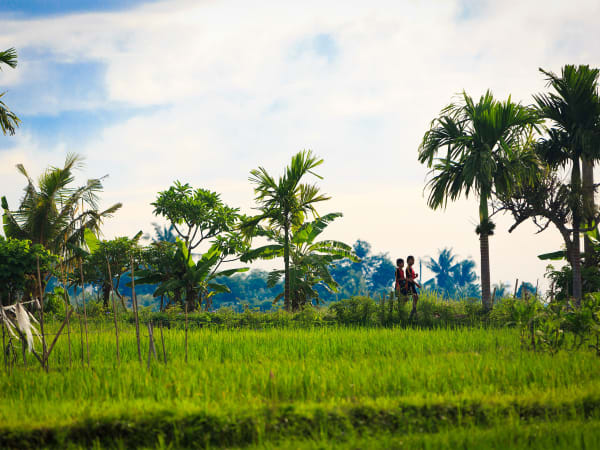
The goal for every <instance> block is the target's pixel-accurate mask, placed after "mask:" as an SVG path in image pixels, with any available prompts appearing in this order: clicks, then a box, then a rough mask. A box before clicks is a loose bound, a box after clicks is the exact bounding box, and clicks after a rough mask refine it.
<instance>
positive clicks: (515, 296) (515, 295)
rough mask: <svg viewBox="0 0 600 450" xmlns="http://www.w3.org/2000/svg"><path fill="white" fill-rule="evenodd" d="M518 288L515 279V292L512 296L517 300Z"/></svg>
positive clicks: (517, 281) (517, 280)
mask: <svg viewBox="0 0 600 450" xmlns="http://www.w3.org/2000/svg"><path fill="white" fill-rule="evenodd" d="M518 287H519V279H518V278H517V279H516V281H515V292H514V294H513V297H514V298H517V288H518Z"/></svg>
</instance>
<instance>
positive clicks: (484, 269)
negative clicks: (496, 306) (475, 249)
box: [479, 233, 492, 311]
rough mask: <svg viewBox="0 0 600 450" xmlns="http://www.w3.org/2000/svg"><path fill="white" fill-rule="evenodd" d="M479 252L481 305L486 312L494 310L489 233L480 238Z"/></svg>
mask: <svg viewBox="0 0 600 450" xmlns="http://www.w3.org/2000/svg"><path fill="white" fill-rule="evenodd" d="M479 250H480V252H481V303H482V304H483V309H484V310H485V311H490V310H491V309H492V298H491V296H490V244H489V236H488V235H487V233H482V234H481V235H480V236H479Z"/></svg>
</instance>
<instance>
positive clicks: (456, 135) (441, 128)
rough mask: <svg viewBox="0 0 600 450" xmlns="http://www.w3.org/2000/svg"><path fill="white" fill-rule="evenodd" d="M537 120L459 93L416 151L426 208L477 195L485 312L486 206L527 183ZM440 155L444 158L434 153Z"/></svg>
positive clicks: (528, 112)
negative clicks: (424, 171) (422, 166)
mask: <svg viewBox="0 0 600 450" xmlns="http://www.w3.org/2000/svg"><path fill="white" fill-rule="evenodd" d="M537 123H539V119H538V118H537V115H536V113H535V111H534V110H532V109H531V108H528V107H525V106H522V105H520V104H515V103H513V102H512V101H511V99H510V97H509V98H508V100H507V101H505V102H500V101H497V100H495V99H494V97H493V95H492V93H491V92H490V91H487V92H486V93H485V94H484V95H483V96H481V98H480V99H479V101H478V102H477V103H475V102H474V101H473V99H472V98H471V97H470V96H468V95H467V94H466V93H465V92H463V93H462V95H461V100H460V102H458V103H452V104H450V105H448V106H447V107H446V108H444V109H443V110H442V111H441V115H440V117H438V118H436V119H434V120H433V122H432V123H431V127H430V129H429V131H427V132H426V133H425V136H424V137H423V141H422V143H421V145H420V147H419V161H420V162H421V163H426V164H427V166H428V167H430V168H432V174H433V177H432V178H431V179H430V180H429V182H428V187H429V189H430V193H429V198H428V201H427V202H428V205H429V206H430V207H431V208H433V209H437V208H440V207H445V206H446V205H447V202H448V200H452V201H454V200H456V199H458V198H459V197H460V196H462V195H463V194H464V195H465V197H469V195H475V196H477V197H479V225H478V226H477V229H476V232H477V234H479V241H480V251H481V289H482V292H481V293H482V302H483V306H484V308H485V309H490V308H491V306H492V305H491V295H490V256H489V239H488V237H489V236H490V235H492V234H493V231H494V227H495V225H494V224H493V222H492V221H491V220H490V215H489V212H488V202H489V201H490V199H491V198H492V195H493V194H495V193H498V192H499V193H505V192H510V191H511V190H512V189H513V188H514V187H515V186H516V185H518V184H519V183H526V182H532V181H533V177H534V174H535V173H537V167H538V164H537V158H536V156H535V153H534V152H533V151H532V150H531V147H530V145H528V143H529V142H530V140H531V132H530V131H531V128H532V126H534V125H535V124H537ZM443 151H445V152H446V154H445V156H444V157H441V158H438V157H437V156H438V153H440V152H443Z"/></svg>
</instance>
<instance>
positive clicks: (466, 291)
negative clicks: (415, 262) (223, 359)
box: [424, 248, 479, 297]
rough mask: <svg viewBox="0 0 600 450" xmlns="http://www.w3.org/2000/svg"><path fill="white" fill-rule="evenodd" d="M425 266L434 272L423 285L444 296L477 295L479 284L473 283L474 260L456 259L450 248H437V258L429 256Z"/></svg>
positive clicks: (474, 278)
mask: <svg viewBox="0 0 600 450" xmlns="http://www.w3.org/2000/svg"><path fill="white" fill-rule="evenodd" d="M425 266H426V267H427V268H428V269H429V270H430V271H431V272H433V274H434V277H433V278H431V279H430V280H427V281H426V282H425V283H424V286H426V287H428V288H430V289H433V290H436V291H438V292H440V293H441V294H442V295H444V296H445V297H461V296H464V297H479V292H478V291H479V286H478V285H477V284H475V281H476V280H477V274H476V273H475V271H474V269H475V261H473V260H471V259H464V260H461V261H458V260H457V256H456V255H454V254H453V253H452V249H451V248H444V249H442V250H439V252H438V257H437V259H434V258H432V257H430V258H429V259H428V260H427V261H425Z"/></svg>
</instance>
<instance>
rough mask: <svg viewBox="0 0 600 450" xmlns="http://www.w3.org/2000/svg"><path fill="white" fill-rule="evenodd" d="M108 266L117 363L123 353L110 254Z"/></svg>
mask: <svg viewBox="0 0 600 450" xmlns="http://www.w3.org/2000/svg"><path fill="white" fill-rule="evenodd" d="M106 267H108V279H109V280H110V296H111V298H112V304H113V316H114V319H115V337H116V341H117V364H120V363H121V355H120V353H119V326H118V325H117V304H116V302H115V294H114V292H113V290H114V287H113V282H112V273H111V272H110V263H109V262H108V256H107V257H106Z"/></svg>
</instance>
